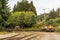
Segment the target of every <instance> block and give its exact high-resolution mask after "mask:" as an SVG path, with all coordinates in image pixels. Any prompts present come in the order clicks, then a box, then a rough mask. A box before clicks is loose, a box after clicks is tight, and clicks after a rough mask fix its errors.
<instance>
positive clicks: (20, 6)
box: [13, 0, 37, 16]
mask: <svg viewBox="0 0 60 40" xmlns="http://www.w3.org/2000/svg"><path fill="white" fill-rule="evenodd" d="M13 11H25V12H26V11H32V12H34V13H35V15H36V16H37V13H36V9H35V6H34V5H33V2H32V1H31V3H29V2H28V1H27V0H22V1H21V2H17V6H16V7H15V6H14V8H13Z"/></svg>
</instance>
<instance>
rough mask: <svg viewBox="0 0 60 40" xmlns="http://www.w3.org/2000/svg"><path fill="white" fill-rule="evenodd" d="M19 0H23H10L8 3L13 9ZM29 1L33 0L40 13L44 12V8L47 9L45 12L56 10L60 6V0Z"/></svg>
mask: <svg viewBox="0 0 60 40" xmlns="http://www.w3.org/2000/svg"><path fill="white" fill-rule="evenodd" d="M17 1H21V0H9V1H8V5H9V6H10V8H11V10H12V8H13V6H14V4H16V3H17ZM28 1H29V2H30V1H33V3H34V6H35V8H36V11H37V14H38V15H39V14H41V13H44V11H43V9H45V12H49V11H50V10H52V9H53V8H54V9H55V10H56V9H57V8H58V7H60V0H28Z"/></svg>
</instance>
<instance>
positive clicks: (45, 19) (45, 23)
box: [43, 9, 46, 25]
mask: <svg viewBox="0 0 60 40" xmlns="http://www.w3.org/2000/svg"><path fill="white" fill-rule="evenodd" d="M45 10H46V9H43V11H44V21H45V22H44V24H45V25H46V19H45Z"/></svg>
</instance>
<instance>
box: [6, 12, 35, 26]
mask: <svg viewBox="0 0 60 40" xmlns="http://www.w3.org/2000/svg"><path fill="white" fill-rule="evenodd" d="M35 23H36V16H35V14H33V12H31V11H27V12H16V13H11V16H10V17H9V18H8V20H7V22H6V25H11V26H13V27H14V26H16V25H19V26H21V27H31V26H32V25H33V24H35Z"/></svg>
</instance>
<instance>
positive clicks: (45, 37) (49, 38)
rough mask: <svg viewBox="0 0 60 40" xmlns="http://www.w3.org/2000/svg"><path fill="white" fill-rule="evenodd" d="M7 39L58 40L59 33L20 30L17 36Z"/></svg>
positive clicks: (59, 37) (59, 38) (59, 39)
mask: <svg viewBox="0 0 60 40" xmlns="http://www.w3.org/2000/svg"><path fill="white" fill-rule="evenodd" d="M12 35H13V34H12ZM6 36H8V35H6ZM9 36H11V35H9ZM0 38H1V37H0ZM9 39H11V40H60V33H59V34H58V33H53V32H20V33H19V35H18V36H15V37H12V38H7V39H6V40H9Z"/></svg>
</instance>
